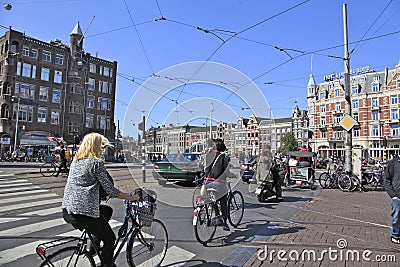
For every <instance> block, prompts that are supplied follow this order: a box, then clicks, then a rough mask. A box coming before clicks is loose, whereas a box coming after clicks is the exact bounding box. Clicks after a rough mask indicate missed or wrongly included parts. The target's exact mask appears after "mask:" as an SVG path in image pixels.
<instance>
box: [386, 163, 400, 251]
mask: <svg viewBox="0 0 400 267" xmlns="http://www.w3.org/2000/svg"><path fill="white" fill-rule="evenodd" d="M384 186H385V190H386V192H387V193H388V195H389V196H390V198H391V199H392V214H391V224H392V228H391V229H390V236H391V240H392V242H393V243H396V244H400V199H399V198H400V157H396V158H394V159H392V160H391V161H389V163H388V165H387V167H386V170H385V180H384Z"/></svg>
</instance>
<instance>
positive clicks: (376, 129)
mask: <svg viewBox="0 0 400 267" xmlns="http://www.w3.org/2000/svg"><path fill="white" fill-rule="evenodd" d="M372 136H379V127H378V125H374V126H372Z"/></svg>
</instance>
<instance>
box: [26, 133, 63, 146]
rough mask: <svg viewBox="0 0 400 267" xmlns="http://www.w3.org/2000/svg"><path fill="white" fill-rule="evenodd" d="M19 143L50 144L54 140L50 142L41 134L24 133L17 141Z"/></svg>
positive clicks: (52, 143)
mask: <svg viewBox="0 0 400 267" xmlns="http://www.w3.org/2000/svg"><path fill="white" fill-rule="evenodd" d="M19 143H20V144H21V145H41V146H43V145H44V146H52V145H55V143H54V142H50V140H49V139H48V138H47V136H46V135H43V134H30V135H26V134H24V135H23V136H22V138H21V140H20V141H19Z"/></svg>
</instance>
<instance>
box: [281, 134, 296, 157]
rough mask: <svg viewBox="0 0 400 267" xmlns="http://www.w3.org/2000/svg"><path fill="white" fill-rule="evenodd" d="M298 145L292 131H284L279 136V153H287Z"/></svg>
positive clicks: (294, 149)
mask: <svg viewBox="0 0 400 267" xmlns="http://www.w3.org/2000/svg"><path fill="white" fill-rule="evenodd" d="M297 150H298V145H297V141H296V138H295V137H294V135H293V133H286V134H285V135H284V136H282V138H281V149H280V151H281V153H283V154H287V152H289V151H297Z"/></svg>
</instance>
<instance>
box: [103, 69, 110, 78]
mask: <svg viewBox="0 0 400 267" xmlns="http://www.w3.org/2000/svg"><path fill="white" fill-rule="evenodd" d="M103 75H104V76H107V77H109V76H110V69H109V68H107V67H104V72H103Z"/></svg>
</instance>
